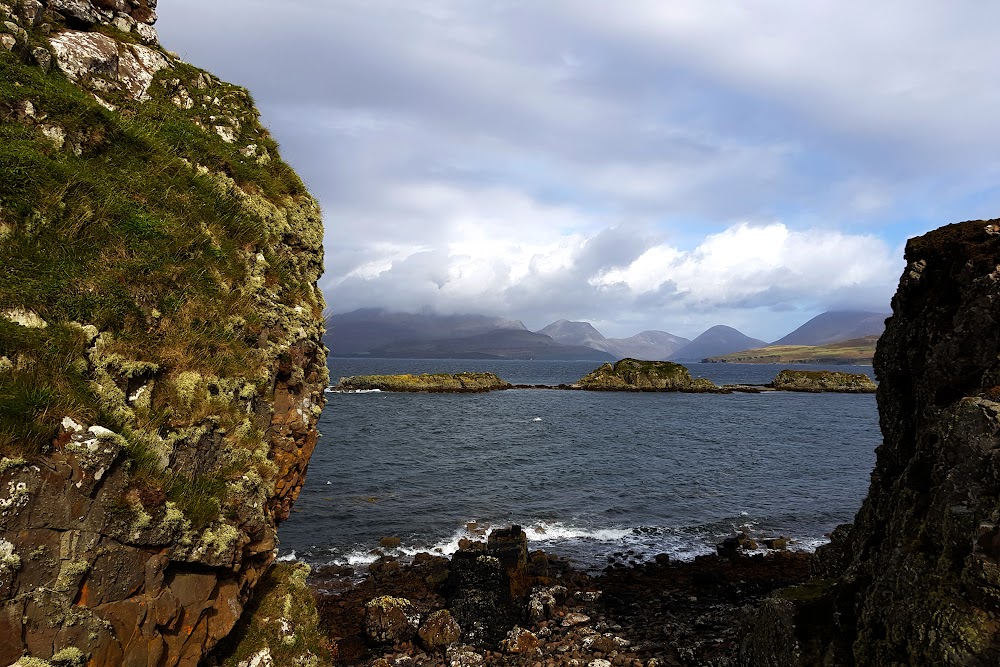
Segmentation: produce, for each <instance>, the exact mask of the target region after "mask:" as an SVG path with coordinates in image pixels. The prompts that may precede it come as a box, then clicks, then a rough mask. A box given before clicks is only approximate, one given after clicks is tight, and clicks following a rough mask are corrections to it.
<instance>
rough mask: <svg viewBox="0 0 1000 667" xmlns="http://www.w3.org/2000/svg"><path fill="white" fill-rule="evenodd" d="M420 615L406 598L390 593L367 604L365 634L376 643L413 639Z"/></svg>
mask: <svg viewBox="0 0 1000 667" xmlns="http://www.w3.org/2000/svg"><path fill="white" fill-rule="evenodd" d="M419 622H420V615H419V614H417V611H416V609H414V607H413V604H412V603H411V602H410V601H409V600H407V599H406V598H396V597H391V596H389V595H383V596H382V597H378V598H375V599H374V600H371V601H370V602H369V603H368V604H367V605H365V636H366V637H367V638H368V640H369V641H371V642H373V643H375V644H397V643H399V642H404V641H408V640H410V639H413V637H414V636H416V634H417V630H418V628H419Z"/></svg>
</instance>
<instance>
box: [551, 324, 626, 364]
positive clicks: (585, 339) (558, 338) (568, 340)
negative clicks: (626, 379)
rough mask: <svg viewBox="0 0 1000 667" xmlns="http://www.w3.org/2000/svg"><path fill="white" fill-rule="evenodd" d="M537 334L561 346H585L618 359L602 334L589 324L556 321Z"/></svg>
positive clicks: (616, 353)
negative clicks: (547, 337)
mask: <svg viewBox="0 0 1000 667" xmlns="http://www.w3.org/2000/svg"><path fill="white" fill-rule="evenodd" d="M538 333H540V334H544V335H546V336H549V337H550V338H551V339H552V340H554V341H555V342H557V343H562V344H563V345H585V346H587V347H591V348H593V349H595V350H601V351H602V352H607V353H608V354H610V355H612V356H614V357H616V358H618V357H619V355H618V352H617V351H616V350H615V349H614V347H613V346H612V345H611V344H610V343H609V342H608V339H607V338H605V337H604V334H602V333H601V332H600V331H598V330H597V329H595V328H594V326H593V325H592V324H591V323H590V322H571V321H570V320H557V321H555V322H553V323H552V324H550V325H548V326H546V327H544V328H542V329H539V330H538Z"/></svg>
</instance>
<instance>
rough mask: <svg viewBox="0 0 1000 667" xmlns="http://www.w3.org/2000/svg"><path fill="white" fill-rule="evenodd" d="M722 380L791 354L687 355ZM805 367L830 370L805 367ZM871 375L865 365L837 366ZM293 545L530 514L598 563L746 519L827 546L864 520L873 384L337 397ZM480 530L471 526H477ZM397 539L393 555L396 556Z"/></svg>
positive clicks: (536, 539)
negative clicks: (709, 359)
mask: <svg viewBox="0 0 1000 667" xmlns="http://www.w3.org/2000/svg"><path fill="white" fill-rule="evenodd" d="M598 365H599V364H598V363H595V362H593V361H586V362H543V361H480V360H477V361H468V360H403V359H388V360H383V359H331V363H330V366H331V377H333V378H334V380H336V379H337V378H338V377H340V376H344V375H357V374H370V373H406V372H414V373H421V372H457V371H462V370H470V371H490V372H494V373H496V374H497V375H499V376H500V377H502V378H503V379H505V380H508V381H510V382H512V383H516V384H553V385H554V384H559V383H570V382H574V381H575V380H578V379H579V378H580V377H582V376H583V375H585V374H586V373H587V372H589V371H590V370H593V369H594V368H595V367H596V366H598ZM688 367H689V368H690V369H691V371H692V375H693V376H695V377H708V378H709V379H711V380H713V381H714V382H716V383H717V384H723V383H750V384H762V383H765V382H768V381H770V380H771V379H772V378H773V377H774V376H775V375H776V374H777V372H778V371H779V370H781V368H783V366H771V365H744V364H740V365H736V364H688ZM794 368H803V369H805V368H816V367H812V366H794ZM834 369H835V370H842V371H847V372H866V373H869V374H871V368H870V367H868V368H865V367H843V366H841V367H835V368H834ZM327 397H328V403H327V406H326V409H325V410H324V412H323V415H322V416H321V418H320V423H319V428H320V431H321V433H322V436H321V438H320V441H319V444H318V445H317V447H316V451H315V453H314V454H313V457H312V461H311V463H310V466H309V472H308V477H307V480H306V484H305V486H304V487H303V490H302V493H301V495H300V497H299V499H298V501H297V503H296V504H295V508H294V510H293V513H292V515H291V517H290V518H289V520H288V521H286V522H285V523H284V524H282V526H281V528H280V530H279V537H280V540H281V552H280V553H281V554H282V556H283V557H286V558H289V557H295V558H299V559H302V560H305V561H307V562H311V563H314V564H324V563H350V564H359V563H365V562H370V561H372V560H374V559H375V558H376V557H377V552H376V549H377V548H378V542H379V539H380V538H381V537H385V536H395V537H399V538H401V539H402V544H401V546H400V548H398V549H394V550H388V551H389V553H393V554H394V555H399V556H406V555H412V554H414V553H417V552H419V551H431V552H437V553H442V554H449V553H451V552H453V551H454V550H455V549H457V546H458V541H459V540H460V539H461V538H463V537H476V533H479V532H481V531H482V529H483V528H485V527H498V526H504V525H507V524H510V523H517V524H520V525H521V526H523V527H524V529H525V531H526V532H527V534H528V537H529V548H531V549H536V548H541V549H545V550H546V551H549V552H552V553H556V554H560V555H563V556H565V557H568V558H571V559H573V560H574V561H575V562H576V563H577V564H578V565H580V566H581V567H586V568H594V567H599V566H600V565H602V564H605V563H606V562H607V560H606V559H607V558H608V556H609V555H613V554H625V558H628V559H632V560H643V559H647V558H651V557H652V556H654V555H655V554H659V553H667V554H669V555H671V556H672V557H674V558H693V557H694V556H696V555H699V554H703V553H711V552H713V551H714V547H715V544H716V543H717V542H719V541H721V539H723V538H724V537H726V536H728V535H731V534H733V533H734V532H735V531H737V530H747V531H749V532H751V534H753V535H756V536H758V537H767V536H778V535H785V536H787V537H790V538H792V540H793V548H799V549H812V548H815V547H816V546H817V545H818V544H822V543H823V542H824V541H825V540H826V537H825V536H826V534H827V533H828V532H829V531H831V530H832V529H833V528H834V527H836V526H837V525H838V524H840V523H844V522H848V521H851V520H852V518H853V516H854V514H855V512H856V511H857V509H858V507H859V506H860V504H861V501H862V499H863V498H864V495H865V493H866V491H867V488H868V481H869V473H870V472H871V469H872V467H873V465H874V462H875V455H874V449H875V447H876V446H877V445H878V444H879V443H880V442H881V435H880V433H879V429H878V414H877V411H876V406H875V397H874V396H873V395H870V394H860V395H859V394H809V393H790V392H773V393H762V394H730V395H716V394H682V393H630V392H622V393H619V392H584V391H547V390H537V389H523V390H508V391H499V392H491V393H487V394H397V393H389V392H373V393H366V394H327ZM470 524H472V525H470ZM383 551H386V550H383Z"/></svg>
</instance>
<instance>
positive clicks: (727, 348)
mask: <svg viewBox="0 0 1000 667" xmlns="http://www.w3.org/2000/svg"><path fill="white" fill-rule="evenodd" d="M765 345H767V343H765V342H764V341H762V340H759V339H757V338H750V337H749V336H747V335H745V334H743V333H741V332H740V331H737V330H736V329H734V328H732V327H727V326H725V325H722V324H718V325H716V326H714V327H712V328H711V329H709V330H708V331H706V332H705V333H703V334H701V335H700V336H698V337H697V338H695V339H694V340H693V341H691V342H690V343H688V344H687V345H685V346H684V347H682V348H681V349H679V350H677V351H676V352H674V354H673V355H672V356H671V359H673V360H676V361H701V360H702V359H704V358H706V357H717V356H719V355H723V354H729V353H730V352H739V351H740V350H750V349H753V348H755V347H764V346H765Z"/></svg>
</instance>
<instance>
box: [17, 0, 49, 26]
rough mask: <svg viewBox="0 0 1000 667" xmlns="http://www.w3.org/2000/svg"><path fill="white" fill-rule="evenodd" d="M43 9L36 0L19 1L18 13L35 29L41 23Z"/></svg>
mask: <svg viewBox="0 0 1000 667" xmlns="http://www.w3.org/2000/svg"><path fill="white" fill-rule="evenodd" d="M44 12H45V7H44V6H43V5H42V3H40V2H39V1H38V0H21V6H20V8H19V13H20V15H21V18H22V19H24V21H25V22H26V23H27V24H28V25H30V26H32V27H35V26H37V25H39V24H40V23H41V22H42V17H43V16H44Z"/></svg>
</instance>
